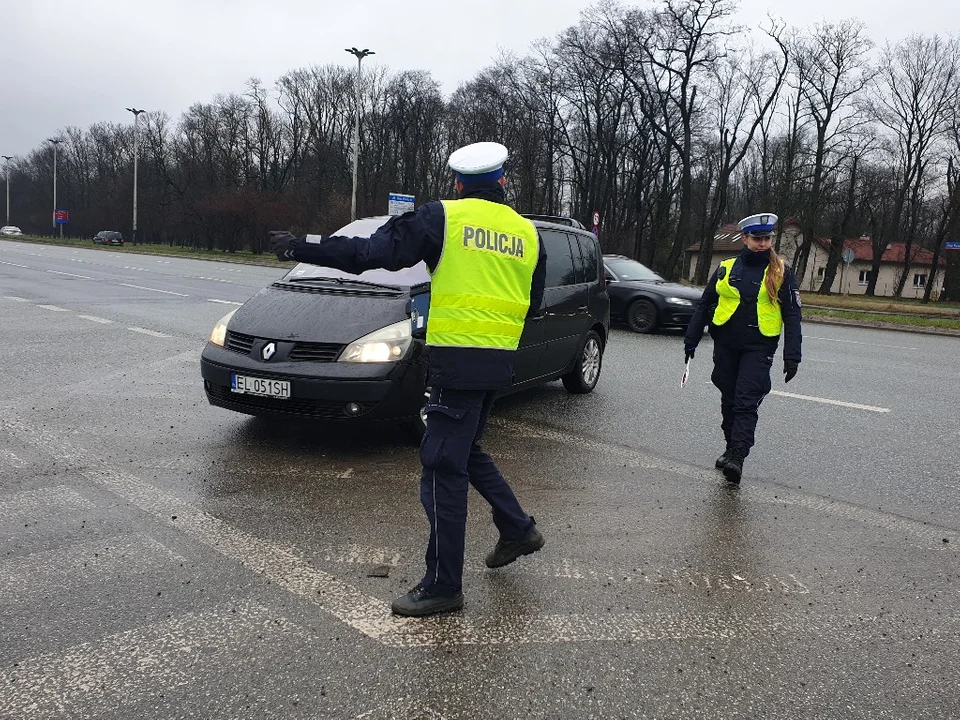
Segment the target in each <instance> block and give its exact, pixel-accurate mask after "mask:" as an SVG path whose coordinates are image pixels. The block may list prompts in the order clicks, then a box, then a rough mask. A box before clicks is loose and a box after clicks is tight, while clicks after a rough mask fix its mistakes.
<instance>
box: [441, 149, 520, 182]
mask: <svg viewBox="0 0 960 720" xmlns="http://www.w3.org/2000/svg"><path fill="white" fill-rule="evenodd" d="M508 156H509V153H508V152H507V148H506V147H504V146H503V145H501V144H500V143H496V142H478V143H473V144H472V145H467V146H466V147H462V148H460V149H459V150H456V151H454V153H453V154H452V155H451V156H450V160H448V161H447V164H448V165H449V166H450V169H451V170H453V171H454V172H455V173H457V174H458V175H466V176H469V175H487V174H489V173H496V172H497V171H498V170H500V168H502V167H503V164H504V163H505V162H506V161H507V157H508Z"/></svg>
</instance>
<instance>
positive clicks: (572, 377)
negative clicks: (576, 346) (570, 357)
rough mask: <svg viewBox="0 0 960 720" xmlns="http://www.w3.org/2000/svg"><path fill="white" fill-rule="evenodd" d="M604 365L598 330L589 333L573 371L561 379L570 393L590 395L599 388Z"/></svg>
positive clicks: (601, 343)
mask: <svg viewBox="0 0 960 720" xmlns="http://www.w3.org/2000/svg"><path fill="white" fill-rule="evenodd" d="M602 365H603V342H602V341H601V340H600V336H599V335H598V334H597V332H596V330H591V331H590V332H588V333H587V337H586V339H585V340H584V341H583V346H582V347H581V348H580V354H579V355H578V356H577V361H576V362H575V363H574V364H573V370H571V371H570V372H568V373H567V374H566V375H564V376H563V377H561V378H560V379H561V380H562V381H563V386H564V387H565V388H566V389H567V391H568V392H572V393H575V394H578V395H580V394H583V393H588V392H590V391H591V390H593V389H594V388H595V387H596V386H597V381H598V380H599V379H600V368H601V366H602Z"/></svg>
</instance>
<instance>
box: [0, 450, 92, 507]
mask: <svg viewBox="0 0 960 720" xmlns="http://www.w3.org/2000/svg"><path fill="white" fill-rule="evenodd" d="M10 454H11V455H13V453H10ZM14 457H16V456H15V455H14ZM18 459H19V458H18ZM21 462H22V461H21ZM14 467H17V466H16V465H15V466H14ZM19 467H23V465H20V466H19ZM95 507H96V505H94V504H93V503H92V502H90V501H89V500H87V499H86V498H85V497H83V496H82V495H80V494H79V493H77V492H75V491H73V490H71V489H70V488H68V487H66V486H65V485H59V486H57V487H47V488H41V489H40V490H26V491H24V492H19V493H17V494H16V495H13V496H9V495H7V496H4V497H3V498H2V499H0V518H7V517H15V518H17V519H18V520H19V519H20V518H21V517H24V516H29V517H35V516H36V515H37V514H38V513H41V514H42V515H48V514H50V513H53V512H59V511H63V510H69V511H71V512H75V511H77V510H92V509H94V508H95Z"/></svg>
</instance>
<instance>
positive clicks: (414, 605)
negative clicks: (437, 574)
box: [391, 584, 463, 617]
mask: <svg viewBox="0 0 960 720" xmlns="http://www.w3.org/2000/svg"><path fill="white" fill-rule="evenodd" d="M391 608H392V609H393V614H394V615H403V616H404V617H423V616H424V615H435V614H436V613H444V612H455V611H457V610H462V609H463V593H462V592H459V593H457V594H456V595H433V594H431V593H430V591H429V590H427V589H426V588H424V587H423V584H420V585H417V586H416V587H415V588H414V589H413V590H411V591H410V592H408V593H407V594H406V595H402V596H400V597H398V598H397V599H396V600H394V601H393V605H392V606H391Z"/></svg>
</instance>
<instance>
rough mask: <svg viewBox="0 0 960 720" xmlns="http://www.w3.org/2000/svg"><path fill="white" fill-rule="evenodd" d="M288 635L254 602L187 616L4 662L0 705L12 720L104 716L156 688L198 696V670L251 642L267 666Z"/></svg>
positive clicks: (226, 662) (227, 662) (222, 662)
mask: <svg viewBox="0 0 960 720" xmlns="http://www.w3.org/2000/svg"><path fill="white" fill-rule="evenodd" d="M293 632H299V628H297V627H296V626H295V625H293V624H292V623H290V622H288V621H287V620H286V619H285V618H282V617H277V615H276V613H274V612H272V611H271V610H269V609H267V608H265V607H263V606H260V605H255V604H246V603H238V604H236V605H233V606H231V607H230V608H226V607H225V608H223V609H222V610H219V611H217V612H198V613H191V614H189V615H185V616H183V617H179V618H176V619H173V620H169V621H167V622H162V623H157V624H154V625H148V626H146V627H140V628H136V629H133V630H128V631H126V632H121V633H116V634H114V635H109V636H107V637H104V638H101V639H100V640H97V641H95V642H88V643H83V644H81V645H75V646H73V647H71V648H67V649H66V650H61V651H56V652H50V653H45V654H42V655H38V656H35V657H32V658H27V659H24V660H19V661H18V662H17V663H16V665H15V666H14V667H12V668H11V667H10V664H7V666H6V667H5V668H4V670H3V672H2V673H0V707H3V708H5V710H4V716H5V717H12V718H13V717H16V718H32V719H34V720H43V719H44V718H62V717H68V716H69V717H79V716H80V715H83V716H88V713H92V715H89V716H92V717H106V716H112V715H114V713H115V711H116V709H117V708H119V707H122V706H123V704H125V703H127V702H132V701H136V699H137V698H143V697H147V695H148V693H150V692H155V691H158V690H159V691H160V692H163V691H164V689H169V690H173V689H175V688H182V687H189V686H192V687H195V688H196V690H195V693H196V694H197V696H199V694H202V693H203V692H204V687H205V682H207V681H205V679H204V677H203V674H202V673H201V672H200V671H199V670H198V669H200V668H208V669H210V673H212V676H211V677H213V676H215V675H216V671H215V670H214V668H218V667H226V666H230V667H234V666H235V664H236V658H237V657H242V655H241V654H240V653H241V652H242V649H243V648H249V647H254V646H257V647H261V648H266V649H265V650H264V651H263V652H264V656H265V658H266V659H265V660H264V662H265V663H266V664H268V666H270V664H272V663H277V662H278V660H279V659H278V658H277V657H276V654H277V653H276V651H271V650H270V649H269V648H283V647H284V646H286V645H287V644H288V643H289V637H290V634H291V633H293ZM82 710H85V711H86V712H81V711H82ZM228 714H229V713H228Z"/></svg>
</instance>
